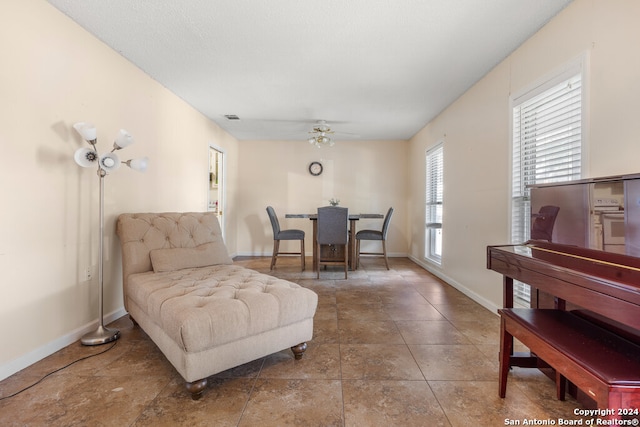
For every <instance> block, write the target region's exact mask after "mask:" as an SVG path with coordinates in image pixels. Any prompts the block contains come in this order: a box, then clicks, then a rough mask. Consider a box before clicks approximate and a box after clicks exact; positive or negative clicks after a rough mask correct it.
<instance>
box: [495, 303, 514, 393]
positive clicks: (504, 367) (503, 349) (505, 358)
mask: <svg viewBox="0 0 640 427" xmlns="http://www.w3.org/2000/svg"><path fill="white" fill-rule="evenodd" d="M512 350H513V336H512V335H511V334H510V333H509V332H507V330H506V328H505V320H504V317H502V316H501V317H500V378H499V390H498V395H499V396H500V397H505V396H506V394H507V377H508V376H509V368H511V352H512Z"/></svg>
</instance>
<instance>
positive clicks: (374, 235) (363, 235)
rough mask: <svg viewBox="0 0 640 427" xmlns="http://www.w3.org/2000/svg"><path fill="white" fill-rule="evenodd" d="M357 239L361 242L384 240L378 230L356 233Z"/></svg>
mask: <svg viewBox="0 0 640 427" xmlns="http://www.w3.org/2000/svg"><path fill="white" fill-rule="evenodd" d="M356 239H359V240H383V239H382V231H378V230H360V231H358V232H357V233H356Z"/></svg>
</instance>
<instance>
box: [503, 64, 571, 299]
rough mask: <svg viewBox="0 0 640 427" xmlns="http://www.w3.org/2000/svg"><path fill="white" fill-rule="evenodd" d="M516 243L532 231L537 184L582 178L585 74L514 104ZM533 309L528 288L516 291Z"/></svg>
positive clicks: (548, 86) (513, 220)
mask: <svg viewBox="0 0 640 427" xmlns="http://www.w3.org/2000/svg"><path fill="white" fill-rule="evenodd" d="M512 106H513V169H512V179H513V181H512V197H511V200H512V204H511V241H512V243H516V244H517V243H522V242H525V241H526V240H528V239H529V237H530V231H531V202H530V191H529V188H528V187H527V186H528V185H532V184H543V183H550V182H561V181H570V180H574V179H580V178H581V172H582V73H581V72H580V70H578V71H577V72H576V71H575V70H574V71H573V73H569V75H567V74H564V75H563V76H562V77H561V78H560V77H559V78H556V79H554V80H552V81H549V82H548V83H546V84H543V85H541V86H538V88H537V89H536V90H534V91H532V92H529V93H527V94H524V95H522V96H520V97H519V98H516V99H515V100H514V101H513V104H512ZM514 296H515V298H516V299H520V300H521V302H525V303H528V302H529V300H530V295H529V287H528V286H526V285H523V284H518V285H516V286H515V295H514Z"/></svg>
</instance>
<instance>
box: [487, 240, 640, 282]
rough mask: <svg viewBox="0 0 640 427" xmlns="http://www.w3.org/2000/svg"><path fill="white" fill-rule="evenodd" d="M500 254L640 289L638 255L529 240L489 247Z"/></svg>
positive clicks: (639, 261)
mask: <svg viewBox="0 0 640 427" xmlns="http://www.w3.org/2000/svg"><path fill="white" fill-rule="evenodd" d="M494 248H495V249H496V250H498V251H500V252H502V253H511V254H513V255H515V256H520V257H524V258H530V259H532V260H539V261H544V262H547V263H549V264H552V265H553V266H556V267H561V268H564V269H568V270H572V271H575V272H577V273H580V274H585V275H590V276H593V277H597V278H600V279H604V280H606V281H609V282H615V283H619V284H621V285H623V286H624V287H626V288H631V289H633V290H634V291H635V292H640V258H638V257H634V256H630V255H623V254H618V253H613V252H605V251H600V250H595V249H587V248H582V247H578V246H571V245H563V244H559V243H549V242H545V241H533V240H530V241H528V242H526V243H524V244H521V245H500V246H489V247H488V248H487V249H488V252H491V250H492V249H494Z"/></svg>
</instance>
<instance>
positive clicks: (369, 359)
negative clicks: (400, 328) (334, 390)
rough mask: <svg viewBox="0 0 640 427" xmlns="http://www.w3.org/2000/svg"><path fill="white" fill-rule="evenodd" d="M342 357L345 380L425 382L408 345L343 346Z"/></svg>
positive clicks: (341, 349)
mask: <svg viewBox="0 0 640 427" xmlns="http://www.w3.org/2000/svg"><path fill="white" fill-rule="evenodd" d="M340 357H341V364H342V378H343V379H354V380H359V379H362V380H416V381H418V380H423V379H424V377H423V376H422V373H421V372H420V368H418V365H417V364H416V362H415V360H414V358H413V356H412V355H411V352H410V351H409V348H408V347H407V346H406V345H387V344H340Z"/></svg>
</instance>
